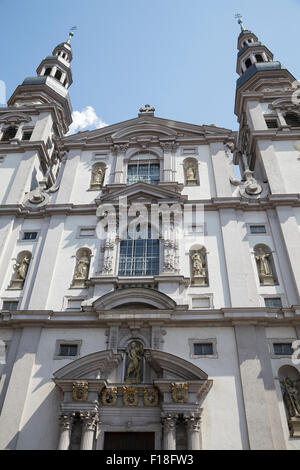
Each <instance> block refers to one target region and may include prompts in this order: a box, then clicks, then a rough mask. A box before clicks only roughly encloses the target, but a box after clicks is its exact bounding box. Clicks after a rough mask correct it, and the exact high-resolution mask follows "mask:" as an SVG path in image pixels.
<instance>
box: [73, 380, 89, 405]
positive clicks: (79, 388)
mask: <svg viewBox="0 0 300 470" xmlns="http://www.w3.org/2000/svg"><path fill="white" fill-rule="evenodd" d="M88 387H89V384H88V382H74V383H73V393H72V396H73V400H75V401H86V400H87V397H88Z"/></svg>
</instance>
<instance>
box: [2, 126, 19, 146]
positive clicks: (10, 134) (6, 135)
mask: <svg viewBox="0 0 300 470" xmlns="http://www.w3.org/2000/svg"><path fill="white" fill-rule="evenodd" d="M17 131H18V128H17V127H16V126H10V127H8V128H7V129H5V130H4V132H3V136H2V139H1V141H2V142H9V141H10V140H11V139H13V138H14V137H16V134H17Z"/></svg>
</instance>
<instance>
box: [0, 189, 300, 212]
mask: <svg viewBox="0 0 300 470" xmlns="http://www.w3.org/2000/svg"><path fill="white" fill-rule="evenodd" d="M159 202H161V203H165V202H166V201H165V200H161V201H158V203H159ZM177 202H178V201H177ZM178 203H179V204H183V202H178ZM116 204H117V202H116ZM145 204H147V201H145ZM184 204H190V205H192V204H203V206H204V210H205V211H216V210H220V209H237V210H244V211H253V210H256V211H264V210H268V209H276V207H277V206H291V207H300V194H270V195H269V196H267V197H266V198H262V199H251V198H242V197H228V198H212V199H203V200H197V199H196V200H193V199H191V200H186V201H184ZM96 210H97V204H96V203H93V204H71V203H69V204H48V205H47V206H44V207H42V208H41V209H28V207H25V206H23V205H22V204H7V205H0V216H1V215H12V216H16V217H24V218H39V217H45V216H52V215H95V216H96Z"/></svg>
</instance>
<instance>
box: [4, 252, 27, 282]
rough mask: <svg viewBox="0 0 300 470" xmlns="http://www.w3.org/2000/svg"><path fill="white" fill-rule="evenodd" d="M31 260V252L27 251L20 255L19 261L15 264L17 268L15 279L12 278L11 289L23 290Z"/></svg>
mask: <svg viewBox="0 0 300 470" xmlns="http://www.w3.org/2000/svg"><path fill="white" fill-rule="evenodd" d="M30 260H31V254H30V253H25V254H23V256H22V255H19V256H18V260H17V262H16V263H15V264H14V266H13V268H14V270H15V276H14V279H12V281H11V283H10V286H9V289H13V290H15V289H16V290H22V289H23V286H24V282H25V279H26V276H27V272H28V268H29V264H30Z"/></svg>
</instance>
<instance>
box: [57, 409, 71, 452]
mask: <svg viewBox="0 0 300 470" xmlns="http://www.w3.org/2000/svg"><path fill="white" fill-rule="evenodd" d="M59 420H60V437H59V443H58V447H57V450H68V449H69V447H70V441H71V432H72V426H73V421H74V416H73V414H71V415H62V416H60V418H59Z"/></svg>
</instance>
